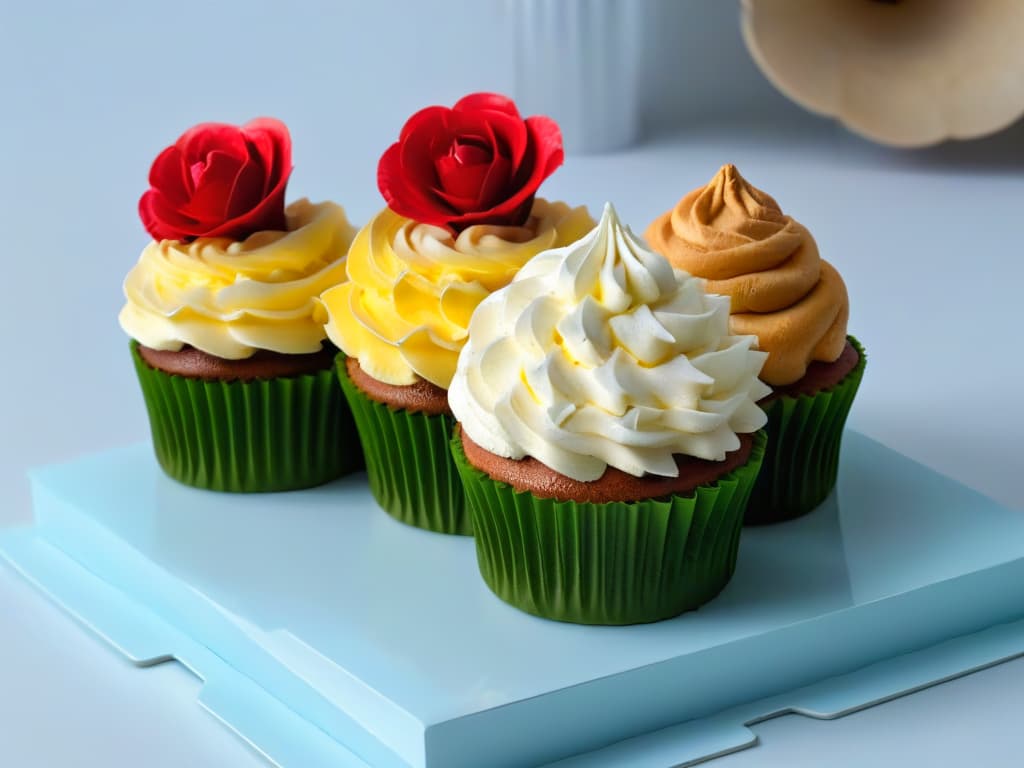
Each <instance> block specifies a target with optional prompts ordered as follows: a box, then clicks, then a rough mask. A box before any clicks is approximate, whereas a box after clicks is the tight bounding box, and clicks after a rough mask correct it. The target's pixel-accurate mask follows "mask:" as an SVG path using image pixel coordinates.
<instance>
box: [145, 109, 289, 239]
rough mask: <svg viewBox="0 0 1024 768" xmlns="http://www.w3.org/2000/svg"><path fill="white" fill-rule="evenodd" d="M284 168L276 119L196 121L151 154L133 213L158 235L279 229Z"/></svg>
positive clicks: (283, 133) (282, 133)
mask: <svg viewBox="0 0 1024 768" xmlns="http://www.w3.org/2000/svg"><path fill="white" fill-rule="evenodd" d="M290 175H291V136H290V135H289V133H288V129H287V127H286V126H285V125H284V124H283V123H282V122H280V121H279V120H274V119H272V118H257V119H256V120H253V121H250V122H249V123H247V124H246V125H245V126H242V127H241V128H239V127H237V126H233V125H227V124H224V123H202V124H200V125H196V126H193V127H192V128H190V129H188V130H187V131H185V133H183V134H182V135H181V136H180V137H179V138H178V140H177V141H176V142H175V143H174V145H172V146H171V147H169V148H167V149H165V150H164V151H163V152H161V153H160V155H159V156H158V157H157V159H156V160H155V161H154V163H153V165H152V167H151V168H150V174H149V181H150V189H149V190H147V191H146V192H145V193H144V194H143V195H142V197H141V198H140V200H139V215H140V217H141V218H142V222H143V226H145V228H146V231H147V232H149V233H150V234H151V235H152V236H153V237H154V238H156V239H174V240H191V239H194V238H196V237H203V236H223V237H233V238H236V239H243V238H245V237H247V236H248V235H250V234H252V233H253V232H255V231H259V230H262V229H284V228H285V226H286V221H285V215H284V196H285V191H286V186H287V182H288V177H289V176H290Z"/></svg>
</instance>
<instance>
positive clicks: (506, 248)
mask: <svg viewBox="0 0 1024 768" xmlns="http://www.w3.org/2000/svg"><path fill="white" fill-rule="evenodd" d="M593 226H594V221H593V219H592V218H591V217H590V214H589V213H588V212H587V209H586V208H583V207H580V208H570V207H569V206H568V205H566V204H565V203H551V202H548V201H546V200H542V199H540V198H537V199H536V200H535V201H534V203H533V209H532V210H531V212H530V218H529V219H528V220H527V221H526V223H525V224H523V225H522V226H519V227H510V226H491V225H485V224H478V225H475V226H472V227H468V228H466V229H464V230H463V231H462V232H460V233H459V235H458V236H457V237H454V236H453V235H452V234H451V233H450V232H448V231H447V230H446V229H443V228H440V227H435V226H431V225H429V224H421V223H418V222H415V221H412V220H411V219H407V218H404V217H402V216H399V215H398V214H397V213H394V212H393V211H391V210H390V209H387V208H385V209H384V210H383V211H381V212H380V213H378V214H377V215H376V216H375V217H374V218H373V220H372V221H370V223H369V224H367V225H366V226H365V227H363V229H362V230H360V232H359V234H357V235H356V238H355V241H354V242H353V243H352V248H351V250H350V251H349V255H348V276H349V282H347V283H343V284H342V285H339V286H337V287H335V288H332V289H330V290H329V291H326V292H325V293H324V294H323V295H322V296H321V297H320V300H321V303H322V305H323V308H324V310H325V314H326V317H324V321H325V323H326V326H325V327H326V331H327V335H328V337H330V339H331V341H333V342H334V343H335V344H336V345H337V346H338V347H339V348H340V349H341V350H342V351H344V352H345V354H346V355H348V356H350V357H354V358H356V359H357V360H359V365H360V366H361V367H362V368H363V370H364V371H366V373H368V374H369V375H370V376H372V377H373V378H375V379H377V380H378V381H382V382H384V383H386V384H393V385H406V384H413V383H415V382H416V381H417V377H418V378H421V379H425V380H427V381H429V382H431V383H432V384H435V385H436V386H439V387H442V388H444V389H447V388H448V385H449V384H450V383H451V380H452V376H453V375H454V374H455V366H456V362H457V361H458V357H459V351H460V350H461V349H462V346H463V344H465V341H466V336H467V334H468V329H469V319H470V317H471V316H472V314H473V310H475V309H476V307H477V305H478V304H479V303H480V302H481V301H483V299H484V298H486V297H487V296H488V295H489V294H490V293H491V292H492V291H495V290H497V289H498V288H502V287H503V286H505V285H507V284H508V283H509V282H511V280H512V278H513V277H514V276H515V274H516V272H518V271H519V269H520V267H522V266H523V265H524V264H526V262H527V261H529V260H530V259H531V258H532V257H533V256H535V255H536V254H538V253H540V252H541V251H544V250H547V249H549V248H557V247H560V246H563V245H567V244H568V243H571V242H573V241H574V240H577V239H578V238H579V237H581V236H582V235H583V234H584V233H586V232H588V231H589V230H590V229H591V228H592V227H593Z"/></svg>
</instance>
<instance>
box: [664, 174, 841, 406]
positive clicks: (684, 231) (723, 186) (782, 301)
mask: <svg viewBox="0 0 1024 768" xmlns="http://www.w3.org/2000/svg"><path fill="white" fill-rule="evenodd" d="M645 234H646V237H647V241H648V243H649V244H650V246H651V247H652V248H653V249H654V250H655V251H658V252H659V253H661V254H663V255H664V256H666V257H667V258H668V259H669V261H671V262H672V264H673V265H674V266H676V267H678V268H679V269H683V270H685V271H687V272H689V273H690V274H692V275H695V276H697V277H703V278H705V279H706V280H707V290H708V291H709V292H711V293H718V294H724V295H727V296H729V298H730V299H731V302H732V309H731V311H732V313H733V314H732V318H731V325H732V331H733V333H736V334H741V335H743V334H755V335H756V336H757V337H758V340H759V346H760V348H761V349H762V350H764V351H766V352H767V353H768V362H767V363H765V366H764V368H763V370H762V371H761V378H762V379H763V380H764V381H766V382H767V383H769V384H772V385H774V386H783V385H786V384H792V383H793V382H794V381H797V380H798V379H800V378H801V377H802V376H803V375H804V374H805V373H806V372H807V366H808V365H809V364H810V362H811V361H812V360H821V361H823V362H833V361H834V360H836V359H837V358H838V357H839V355H840V354H842V351H843V347H844V346H845V345H846V323H847V320H848V319H849V314H850V305H849V300H848V298H847V295H846V286H845V285H844V284H843V279H842V278H841V277H840V276H839V273H838V272H837V271H836V270H835V268H834V267H832V265H831V264H829V263H828V262H827V261H824V260H823V259H822V258H821V257H820V256H819V254H818V246H817V244H816V243H815V242H814V238H813V237H812V236H811V233H810V232H809V231H808V230H807V229H806V227H804V226H803V225H801V224H799V223H798V222H796V221H795V220H794V219H793V218H792V217H790V216H786V215H784V214H783V213H782V209H781V208H780V207H779V204H778V203H776V202H775V200H774V199H772V197H771V196H770V195H767V194H765V193H764V192H762V191H761V190H759V189H757V188H756V187H754V186H752V185H751V184H750V183H748V182H747V181H746V179H744V178H743V177H742V176H740V173H739V171H737V170H736V168H735V166H732V165H726V166H723V167H722V169H721V170H719V172H718V173H717V174H716V175H715V178H713V179H712V180H711V183H709V184H708V185H707V186H706V187H701V188H699V189H695V190H693V191H692V192H690V193H689V194H687V195H686V196H685V197H684V198H683V199H682V200H680V201H679V203H678V204H677V205H676V206H675V208H673V209H671V210H670V211H667V212H666V213H664V214H662V215H661V216H659V217H658V218H657V219H655V221H654V222H653V223H652V224H651V225H650V227H648V228H647V232H646V233H645Z"/></svg>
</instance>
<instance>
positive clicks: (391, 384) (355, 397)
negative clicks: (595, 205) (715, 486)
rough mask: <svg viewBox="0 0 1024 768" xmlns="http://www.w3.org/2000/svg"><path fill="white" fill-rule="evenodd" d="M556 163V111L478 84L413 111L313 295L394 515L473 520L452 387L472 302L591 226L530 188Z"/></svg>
mask: <svg viewBox="0 0 1024 768" xmlns="http://www.w3.org/2000/svg"><path fill="white" fill-rule="evenodd" d="M561 162H562V141H561V135H560V133H559V130H558V126H557V125H556V124H555V123H554V122H552V121H551V120H549V119H548V118H545V117H530V118H527V119H525V120H524V119H522V118H521V117H520V116H519V113H518V111H517V110H516V107H515V105H514V104H513V103H512V102H511V101H509V100H508V99H506V98H505V97H503V96H498V95H496V94H486V93H478V94H473V95H470V96H466V97H465V98H463V99H462V100H461V101H459V102H458V103H457V104H456V105H455V106H454V107H452V108H451V109H448V108H446V107H428V108H427V109H424V110H422V111H420V112H418V113H416V114H415V115H413V116H412V117H411V118H410V119H409V121H408V122H407V123H406V124H405V127H403V129H402V133H401V136H400V138H399V141H398V142H397V143H395V144H394V145H392V146H391V147H390V148H389V149H388V150H387V151H386V152H385V153H384V155H383V157H382V158H381V160H380V165H379V167H378V185H379V187H380V191H381V193H382V194H383V196H384V199H385V201H387V207H386V208H384V210H382V211H381V212H380V213H378V214H377V215H376V216H374V217H373V219H372V220H371V221H370V222H369V223H368V224H367V225H366V226H365V227H363V229H362V230H361V231H360V232H359V233H358V234H357V235H356V238H355V241H354V242H353V244H352V248H351V250H350V252H349V256H348V276H349V282H347V283H343V284H341V285H339V286H337V287H335V288H332V289H331V290H328V291H326V292H325V293H324V294H323V296H321V302H322V305H323V308H324V310H325V323H326V325H325V328H326V333H327V335H328V337H330V339H331V340H332V341H333V342H334V343H335V344H336V345H337V346H338V347H339V348H340V349H341V350H342V352H343V353H344V354H343V355H342V356H339V358H338V376H339V379H340V381H341V386H342V388H343V389H344V392H345V396H346V397H347V399H348V402H349V405H350V406H351V408H352V413H353V415H354V417H355V422H356V426H357V428H358V431H359V436H360V439H361V441H362V445H363V451H364V453H365V456H366V469H367V474H368V475H369V481H370V489H371V490H372V492H373V495H374V497H375V498H376V499H377V502H378V503H379V504H380V506H381V507H383V508H384V509H385V510H386V511H387V512H388V513H390V514H391V515H392V516H394V517H395V518H397V519H398V520H401V521H402V522H404V523H408V524H410V525H415V526H419V527H421V528H426V529H428V530H432V531H438V532H441V533H459V534H469V533H471V531H472V529H471V527H470V521H469V518H468V517H467V515H466V513H465V509H464V504H463V498H462V489H461V486H460V484H459V479H458V476H457V474H456V472H455V468H454V466H453V465H452V461H451V456H450V453H449V450H448V443H449V440H450V438H451V430H452V425H453V423H454V420H453V418H452V414H451V410H450V409H449V407H448V385H449V384H450V383H451V380H452V376H453V375H454V373H455V365H456V361H457V359H458V356H459V351H460V350H461V349H462V345H463V344H464V343H465V341H466V334H467V329H468V328H469V321H470V316H471V315H472V314H473V311H474V310H475V309H476V307H477V305H478V304H479V303H480V302H481V301H482V300H483V299H484V298H485V297H486V296H488V295H489V294H490V293H491V292H492V291H494V290H497V289H499V288H501V287H503V286H504V285H506V284H507V283H508V282H509V281H510V280H511V279H512V278H513V277H514V276H515V274H516V272H517V271H518V270H519V268H520V267H522V266H523V265H524V264H525V263H526V262H527V261H528V260H529V259H530V258H531V257H532V256H534V255H536V254H537V253H539V252H541V251H543V250H545V249H548V248H553V247H557V246H560V245H565V244H566V243H569V242H572V241H573V240H575V239H576V238H578V237H579V236H580V235H581V234H583V233H584V232H586V231H587V230H588V229H590V228H591V227H592V226H593V220H592V219H591V218H590V215H589V214H588V213H587V211H586V209H585V208H570V207H569V206H568V205H566V204H565V203H560V202H548V201H547V200H544V199H542V198H539V197H536V196H535V193H536V190H537V188H538V186H539V185H540V183H541V182H542V181H543V180H544V179H545V178H547V176H549V175H550V174H551V173H552V172H553V171H554V170H555V168H557V167H558V166H559V165H560V164H561Z"/></svg>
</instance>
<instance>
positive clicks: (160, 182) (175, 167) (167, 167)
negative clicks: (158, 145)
mask: <svg viewBox="0 0 1024 768" xmlns="http://www.w3.org/2000/svg"><path fill="white" fill-rule="evenodd" d="M149 185H150V186H151V187H156V188H157V189H159V190H160V191H161V192H162V193H163V194H164V196H165V197H167V199H168V200H172V201H174V202H176V203H178V204H180V205H184V204H185V203H187V202H188V199H189V197H191V195H192V189H193V187H192V177H191V175H190V174H189V173H188V164H187V163H185V162H184V160H183V158H182V154H181V150H180V149H178V148H177V147H175V146H170V147H167V149H165V150H164V151H163V152H161V153H160V154H159V155H157V156H156V160H154V161H153V165H152V166H151V167H150V169H149Z"/></svg>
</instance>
